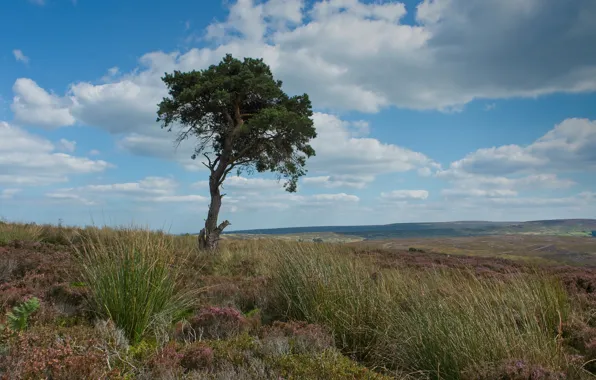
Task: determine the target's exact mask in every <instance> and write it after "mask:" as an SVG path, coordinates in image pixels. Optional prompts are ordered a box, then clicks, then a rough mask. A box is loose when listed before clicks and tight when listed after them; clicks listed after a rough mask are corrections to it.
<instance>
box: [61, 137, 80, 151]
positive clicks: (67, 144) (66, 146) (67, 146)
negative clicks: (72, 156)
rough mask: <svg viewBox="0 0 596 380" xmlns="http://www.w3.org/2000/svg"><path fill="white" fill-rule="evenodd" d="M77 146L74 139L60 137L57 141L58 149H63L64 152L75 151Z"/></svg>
mask: <svg viewBox="0 0 596 380" xmlns="http://www.w3.org/2000/svg"><path fill="white" fill-rule="evenodd" d="M76 146H77V142H76V141H70V140H67V139H60V141H58V145H57V147H58V149H59V150H62V151H65V152H69V153H72V152H74V151H75V149H76Z"/></svg>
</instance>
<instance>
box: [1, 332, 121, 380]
mask: <svg viewBox="0 0 596 380" xmlns="http://www.w3.org/2000/svg"><path fill="white" fill-rule="evenodd" d="M97 344H98V340H97V339H96V338H95V334H94V330H93V328H90V327H84V326H76V327H71V328H69V329H68V330H65V329H59V330H50V329H48V328H47V327H39V328H37V327H36V328H32V329H31V330H29V331H27V332H25V333H22V334H19V335H16V336H14V337H12V338H11V339H10V340H9V345H8V346H9V349H8V354H7V355H6V356H5V357H3V363H2V364H3V365H2V367H4V368H5V370H6V373H7V374H9V376H10V378H12V379H64V380H71V379H72V380H78V379H92V378H94V379H99V378H107V377H108V376H109V378H111V379H116V378H118V377H117V375H118V371H117V370H111V369H110V368H108V367H107V361H106V356H105V353H103V352H102V351H101V350H99V349H97V348H96V346H97Z"/></svg>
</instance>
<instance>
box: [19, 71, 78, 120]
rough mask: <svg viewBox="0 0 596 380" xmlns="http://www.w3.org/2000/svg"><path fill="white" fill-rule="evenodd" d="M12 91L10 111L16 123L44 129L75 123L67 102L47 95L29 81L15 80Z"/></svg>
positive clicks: (23, 79)
mask: <svg viewBox="0 0 596 380" xmlns="http://www.w3.org/2000/svg"><path fill="white" fill-rule="evenodd" d="M12 90H13V92H14V93H15V96H14V98H13V102H12V105H11V109H12V112H13V113H14V117H15V120H16V121H17V122H19V123H23V124H30V125H35V126H39V127H45V128H56V127H62V126H67V125H73V124H74V123H75V119H74V117H73V116H72V115H71V114H70V110H69V108H68V102H67V100H65V99H64V98H60V97H59V96H57V95H54V94H50V93H48V92H47V91H46V90H44V89H42V88H41V87H39V86H38V85H37V83H35V82H34V81H32V80H31V79H27V78H19V79H17V80H16V82H15V84H14V86H13V87H12Z"/></svg>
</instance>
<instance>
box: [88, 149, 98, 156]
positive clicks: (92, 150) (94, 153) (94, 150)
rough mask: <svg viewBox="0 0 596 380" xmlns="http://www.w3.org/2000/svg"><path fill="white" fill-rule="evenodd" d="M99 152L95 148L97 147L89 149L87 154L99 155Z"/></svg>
mask: <svg viewBox="0 0 596 380" xmlns="http://www.w3.org/2000/svg"><path fill="white" fill-rule="evenodd" d="M100 154H101V152H100V151H99V150H97V149H91V150H90V151H89V155H90V156H99V155H100Z"/></svg>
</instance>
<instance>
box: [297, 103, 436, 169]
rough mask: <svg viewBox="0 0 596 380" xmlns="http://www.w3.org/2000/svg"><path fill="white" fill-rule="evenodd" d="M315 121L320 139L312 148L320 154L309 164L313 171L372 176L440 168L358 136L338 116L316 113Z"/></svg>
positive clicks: (403, 150) (420, 156) (411, 153)
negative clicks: (428, 167) (425, 168)
mask: <svg viewBox="0 0 596 380" xmlns="http://www.w3.org/2000/svg"><path fill="white" fill-rule="evenodd" d="M313 120H314V123H315V127H316V129H317V137H316V138H315V139H314V140H313V141H312V146H313V148H314V149H315V151H316V153H317V155H316V156H315V157H313V158H312V159H310V161H309V164H308V165H309V168H310V170H311V171H312V172H315V173H320V174H330V175H351V176H354V175H360V176H369V177H370V176H375V175H377V174H382V173H392V172H405V171H409V170H415V169H418V168H420V167H426V166H438V165H437V164H436V163H434V162H433V161H432V160H431V159H430V158H428V157H427V156H425V155H424V154H422V153H419V152H414V151H412V150H409V149H407V148H403V147H400V146H397V145H392V144H384V143H382V142H380V141H379V140H377V139H374V138H370V137H354V136H353V134H352V133H351V131H350V129H349V123H347V122H345V121H342V120H341V119H339V118H338V117H337V116H334V115H330V114H325V113H320V112H316V113H315V114H314V115H313Z"/></svg>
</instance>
